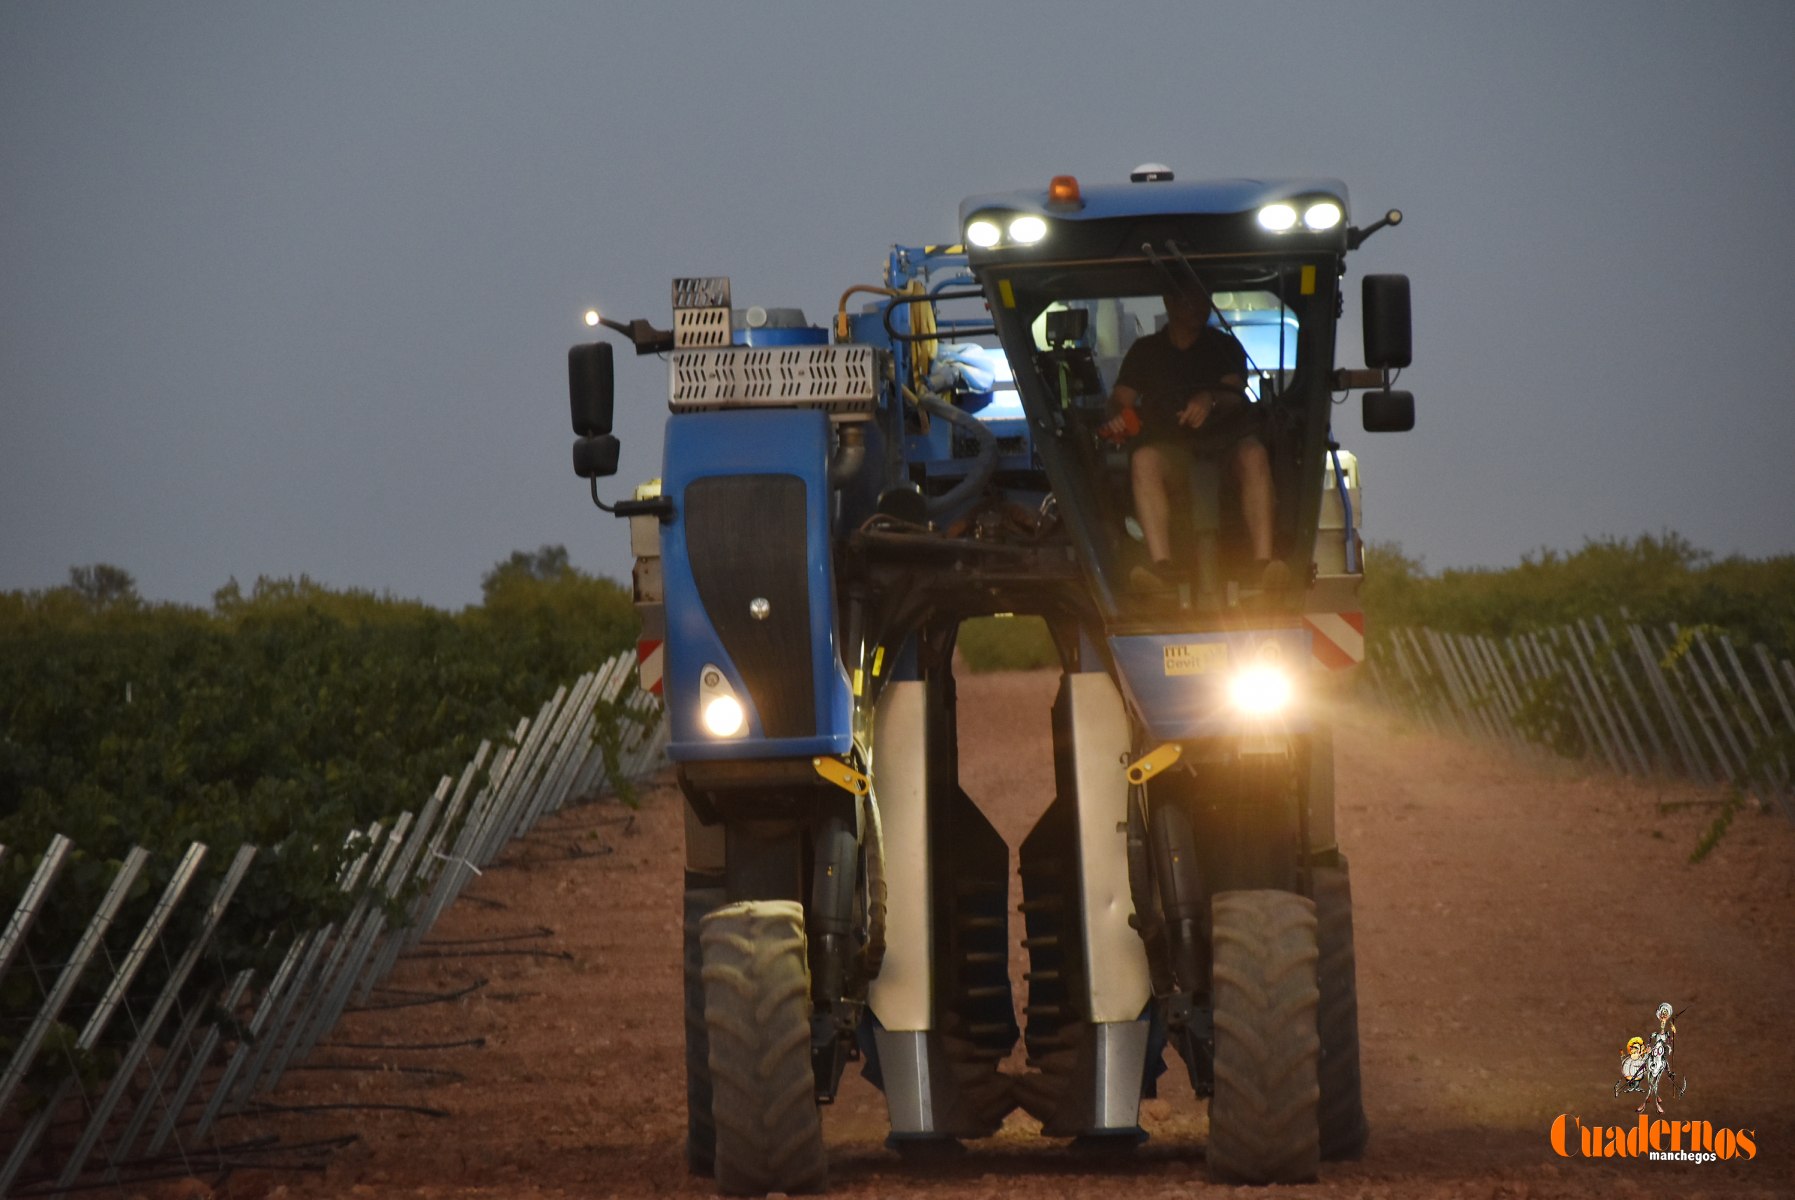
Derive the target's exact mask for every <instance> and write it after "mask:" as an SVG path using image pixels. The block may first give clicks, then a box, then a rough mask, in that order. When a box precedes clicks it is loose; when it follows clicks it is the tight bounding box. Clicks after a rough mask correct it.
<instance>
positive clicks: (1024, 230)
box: [1010, 217, 1047, 246]
mask: <svg viewBox="0 0 1795 1200" xmlns="http://www.w3.org/2000/svg"><path fill="white" fill-rule="evenodd" d="M1046 236H1047V222H1045V221H1043V220H1042V219H1041V218H1040V217H1017V218H1016V219H1015V220H1014V221H1011V222H1010V240H1011V241H1012V242H1016V243H1018V244H1020V245H1023V246H1031V245H1033V244H1034V243H1036V242H1038V241H1040V240H1041V239H1042V238H1044V237H1046Z"/></svg>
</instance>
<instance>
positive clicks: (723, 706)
mask: <svg viewBox="0 0 1795 1200" xmlns="http://www.w3.org/2000/svg"><path fill="white" fill-rule="evenodd" d="M747 719H748V714H747V713H746V712H745V711H743V709H742V702H741V701H740V700H737V699H736V698H735V697H734V696H712V697H711V698H710V699H709V700H707V701H706V702H705V705H704V729H705V732H706V733H709V734H710V735H711V736H712V737H720V738H726V737H734V736H735V735H736V734H738V733H740V732H741V731H742V723H743V722H744V721H746V720H747Z"/></svg>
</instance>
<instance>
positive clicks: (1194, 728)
mask: <svg viewBox="0 0 1795 1200" xmlns="http://www.w3.org/2000/svg"><path fill="white" fill-rule="evenodd" d="M1310 636H1311V635H1310V633H1309V631H1308V630H1306V629H1255V630H1237V631H1230V632H1225V633H1163V634H1142V635H1137V636H1130V637H1112V638H1110V639H1109V646H1110V651H1111V653H1113V654H1114V655H1115V659H1116V668H1117V672H1118V673H1119V674H1120V675H1121V677H1122V687H1123V689H1124V690H1125V691H1126V692H1127V693H1128V697H1129V699H1130V700H1132V701H1133V702H1134V708H1135V711H1136V712H1137V713H1138V714H1139V716H1140V718H1141V720H1142V722H1144V723H1145V724H1146V726H1147V730H1148V732H1149V733H1150V734H1151V735H1152V737H1153V738H1154V740H1156V741H1161V742H1176V741H1185V740H1188V739H1190V738H1202V737H1225V736H1230V735H1236V734H1241V733H1246V732H1251V731H1253V730H1262V729H1265V728H1266V727H1267V725H1268V724H1269V723H1270V722H1268V720H1267V719H1263V718H1262V719H1259V720H1255V721H1249V720H1248V719H1247V718H1245V717H1243V716H1241V715H1239V714H1237V713H1236V712H1235V711H1234V709H1233V708H1232V707H1231V706H1230V704H1229V702H1228V680H1229V677H1230V676H1231V675H1232V674H1233V673H1234V671H1235V670H1236V669H1237V668H1240V667H1242V666H1245V665H1247V664H1249V663H1252V662H1256V661H1259V660H1260V659H1261V658H1262V657H1264V656H1267V655H1273V656H1276V658H1278V659H1279V660H1280V661H1282V662H1283V663H1284V664H1285V666H1286V667H1287V668H1288V669H1289V671H1290V673H1291V676H1292V678H1293V679H1294V681H1295V683H1296V686H1297V687H1298V689H1299V693H1298V695H1297V696H1296V697H1295V698H1294V701H1293V703H1292V705H1291V708H1290V711H1289V712H1288V713H1285V714H1283V715H1282V716H1280V717H1278V718H1276V719H1275V725H1274V726H1273V727H1275V728H1276V729H1278V730H1281V731H1284V732H1289V733H1306V732H1308V731H1309V730H1310V729H1311V728H1312V727H1313V721H1312V719H1311V718H1310V716H1309V713H1308V710H1307V708H1306V707H1305V705H1304V703H1303V697H1302V695H1301V693H1300V689H1301V687H1302V685H1303V682H1304V680H1305V678H1306V677H1307V675H1308V673H1309V661H1310V659H1309V656H1310V653H1311V649H1310V645H1309V639H1310ZM1268 644H1269V645H1270V646H1275V649H1270V650H1268V649H1267V646H1268Z"/></svg>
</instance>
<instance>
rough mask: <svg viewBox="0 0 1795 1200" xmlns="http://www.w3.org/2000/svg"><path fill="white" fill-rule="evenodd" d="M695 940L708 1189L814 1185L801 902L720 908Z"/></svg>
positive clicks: (755, 1191)
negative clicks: (706, 1072)
mask: <svg viewBox="0 0 1795 1200" xmlns="http://www.w3.org/2000/svg"><path fill="white" fill-rule="evenodd" d="M699 941H700V944H701V948H702V951H703V955H704V1024H705V1030H706V1033H707V1034H708V1035H709V1039H710V1076H711V1113H712V1116H713V1117H714V1118H715V1128H716V1134H715V1137H716V1163H715V1167H716V1177H717V1186H718V1188H719V1189H720V1190H722V1191H724V1192H728V1193H731V1194H734V1195H764V1194H765V1193H767V1192H812V1191H819V1190H821V1189H822V1187H823V1186H824V1184H825V1183H826V1182H827V1180H828V1167H829V1164H828V1157H827V1155H826V1154H825V1152H824V1149H823V1123H822V1117H821V1115H820V1114H819V1113H818V1112H817V1105H816V1075H815V1071H814V1070H813V1068H812V1066H811V1061H810V1007H811V1006H810V968H809V966H808V964H807V962H806V959H805V953H804V909H803V907H802V906H801V905H799V904H796V903H794V902H793V901H790V900H747V901H742V902H741V903H738V904H730V905H726V906H725V907H723V908H720V909H718V910H717V911H715V912H713V913H711V914H709V915H708V916H706V917H705V918H704V920H703V922H702V923H701V931H700V934H699Z"/></svg>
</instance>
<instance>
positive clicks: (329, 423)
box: [0, 0, 1795, 607]
mask: <svg viewBox="0 0 1795 1200" xmlns="http://www.w3.org/2000/svg"><path fill="white" fill-rule="evenodd" d="M1791 131H1795V5H1791V4H1789V3H1786V2H1784V0H1771V2H1766V3H1749V4H1748V3H1731V4H1727V3H1714V4H1701V5H1695V4H1668V3H1665V4H1657V3H1627V4H1597V3H1576V4H1568V3H1542V4H1505V3H1484V4H1440V3H1437V2H1430V3H1421V4H1413V5H1409V4H1352V5H1346V4H1327V5H1323V4H1317V3H1300V4H1298V3H1287V4H1279V3H1250V4H1249V3H1242V2H1240V0H1233V2H1230V3H1226V4H1192V3H1177V4H1159V5H1145V4H1140V5H1134V4H1125V3H1105V4H1094V3H1089V2H1085V3H1079V4H1062V3H1046V2H1042V0H1030V2H1028V3H1006V4H996V3H990V4H981V3H950V4H926V3H915V2H908V3H904V4H897V5H878V6H872V5H856V4H849V3H844V2H841V0H836V2H834V3H827V4H796V3H780V4H771V3H769V4H722V3H717V4H679V3H665V2H663V3H655V4H647V3H627V4H625V3H617V4H602V3H581V4H565V5H550V4H530V3H517V2H510V0H508V2H506V3H503V4H500V3H490V4H477V5H476V4H447V3H434V2H433V3H427V4H426V3H407V4H402V3H352V4H323V3H308V2H295V3H285V4H256V5H245V4H237V3H217V4H174V3H148V2H146V3H133V4H124V3H100V4H93V3H85V2H72V0H58V2H55V3H49V2H41V3H20V2H18V0H8V2H7V3H4V4H0V413H3V415H4V424H3V425H0V588H22V587H43V586H49V585H53V584H57V583H60V582H62V581H63V580H64V579H65V578H66V575H67V570H68V568H69V566H70V565H72V564H77V563H90V562H96V561H104V562H110V563H115V564H117V565H119V566H122V567H124V568H126V569H127V570H129V571H131V572H132V573H133V574H134V575H135V576H136V577H137V579H138V581H139V585H140V588H141V590H142V591H143V593H144V594H145V595H146V596H149V597H152V598H156V599H171V600H180V601H188V602H196V603H204V602H206V601H207V600H208V599H209V597H210V595H211V593H212V591H213V590H214V589H215V588H217V587H218V586H219V585H220V584H222V583H224V582H225V580H226V579H228V578H230V577H232V576H235V577H236V578H238V579H240V580H242V581H243V582H244V583H245V584H248V583H249V582H250V581H251V580H253V579H254V578H255V577H256V576H257V575H260V574H270V575H294V574H298V573H301V572H305V573H308V574H310V575H311V576H313V577H314V578H316V579H319V580H321V581H324V582H327V583H330V584H333V585H339V586H350V585H353V586H360V587H369V588H375V589H389V590H391V591H393V592H395V593H398V594H400V595H405V596H416V597H421V598H423V599H425V600H428V601H430V602H432V603H436V604H440V605H444V606H451V607H454V606H459V605H462V604H465V603H468V602H471V601H473V600H476V599H477V598H478V595H479V579H480V574H481V572H482V571H483V570H485V569H486V568H488V567H489V566H490V565H491V564H492V563H493V562H495V561H496V560H498V559H501V558H503V557H505V556H506V555H507V554H508V553H509V552H510V551H511V550H513V549H517V548H533V547H535V546H537V545H540V544H543V543H555V542H559V543H564V544H565V545H566V546H567V547H568V548H569V550H570V551H571V553H572V556H573V559H574V561H575V562H576V563H578V564H580V565H581V566H584V567H587V568H589V569H593V570H597V571H601V572H604V573H607V574H611V575H614V576H619V577H624V578H627V574H628V569H629V551H628V543H627V538H626V535H625V531H624V529H623V528H622V527H621V523H619V522H614V521H612V520H611V519H610V518H608V517H605V516H604V515H603V514H600V513H599V512H597V511H596V510H595V509H594V508H593V507H592V505H591V503H590V501H589V500H588V499H587V497H586V489H585V485H584V484H583V483H582V482H581V481H580V480H579V479H577V478H576V477H575V476H574V474H573V472H572V469H571V466H570V462H569V453H570V451H569V446H570V443H571V436H572V435H571V432H570V430H569V428H568V424H567V415H566V382H565V364H566V359H565V352H566V349H567V347H568V345H570V344H571V343H573V342H575V341H578V340H582V339H583V338H584V336H585V330H584V329H583V327H582V326H581V325H580V323H579V317H580V314H581V313H582V312H583V311H584V310H585V309H586V308H587V307H588V306H590V305H597V306H599V307H601V308H603V309H604V310H605V311H606V312H607V313H608V314H611V315H616V316H618V317H630V316H646V317H648V318H650V319H651V320H654V321H655V322H656V323H658V324H662V325H665V323H666V321H667V319H668V317H669V310H668V283H669V280H670V279H671V277H672V276H674V275H676V274H725V275H729V276H731V277H732V278H733V280H734V288H735V297H736V301H737V303H738V304H748V303H761V304H766V305H769V306H772V305H797V306H801V307H803V308H804V309H805V310H806V312H807V313H808V314H809V315H810V316H811V318H812V319H813V320H817V321H821V320H823V319H824V318H825V317H826V316H827V314H828V312H829V311H830V310H831V309H832V307H833V305H834V302H835V298H836V296H838V295H839V294H840V292H841V291H842V289H843V288H844V287H846V286H847V285H849V284H852V283H870V282H875V281H876V279H877V275H878V272H879V270H880V267H881V264H882V262H883V258H884V254H885V251H886V248H887V247H888V246H889V245H890V244H891V243H893V242H907V243H919V242H933V241H948V240H952V239H954V237H955V229H954V221H955V214H956V211H957V207H958V203H959V201H960V199H961V197H962V196H965V195H969V194H973V193H978V192H988V191H993V190H1005V189H1010V188H1019V187H1031V186H1032V187H1039V186H1044V185H1045V183H1046V181H1047V179H1048V177H1049V176H1051V175H1055V174H1061V173H1071V174H1075V175H1077V176H1078V177H1079V178H1081V179H1083V180H1086V181H1087V182H1097V181H1113V180H1122V179H1125V178H1126V176H1127V172H1128V170H1129V168H1131V167H1133V166H1134V165H1135V164H1137V163H1139V162H1143V161H1147V160H1159V161H1163V162H1165V163H1168V164H1170V165H1171V166H1172V167H1173V168H1174V169H1175V170H1176V171H1177V172H1178V174H1179V176H1180V178H1186V179H1189V178H1198V177H1203V176H1214V177H1224V176H1238V175H1249V176H1259V177H1278V176H1286V175H1290V176H1337V177H1339V178H1341V179H1344V180H1345V181H1346V182H1347V184H1348V186H1349V188H1350V189H1351V197H1352V204H1353V216H1354V218H1355V219H1356V220H1358V221H1359V222H1360V223H1365V222H1367V221H1369V220H1370V219H1372V218H1374V217H1375V216H1376V214H1378V213H1380V212H1382V211H1383V210H1384V209H1385V208H1388V207H1392V206H1394V207H1400V208H1402V209H1403V210H1404V212H1405V213H1406V215H1407V218H1408V219H1407V220H1406V221H1405V223H1404V224H1403V226H1402V227H1401V228H1400V229H1396V230H1389V231H1386V232H1384V233H1380V234H1379V235H1377V236H1376V237H1375V238H1373V239H1372V240H1371V241H1370V242H1369V243H1367V244H1366V246H1365V248H1364V249H1363V250H1362V251H1361V252H1359V253H1358V254H1356V255H1354V256H1353V260H1352V262H1351V269H1352V277H1353V278H1354V279H1356V277H1357V275H1359V274H1362V273H1364V272H1367V271H1402V272H1407V273H1408V274H1409V275H1411V276H1412V277H1413V280H1414V296H1415V307H1416V313H1415V365H1414V367H1413V369H1411V370H1410V371H1409V372H1408V373H1407V374H1406V375H1405V376H1404V386H1408V387H1411V388H1412V389H1413V390H1414V392H1415V394H1416V398H1417V408H1418V412H1419V416H1418V423H1417V427H1416V429H1415V431H1414V432H1413V433H1411V434H1407V435H1380V436H1377V437H1368V436H1366V435H1365V434H1364V433H1362V432H1361V431H1360V429H1359V423H1358V414H1357V404H1358V402H1357V399H1356V396H1355V398H1354V399H1353V400H1352V401H1351V402H1350V403H1349V404H1348V405H1347V406H1346V407H1345V408H1344V409H1343V410H1341V419H1340V420H1339V421H1338V423H1337V429H1338V432H1339V434H1340V436H1341V439H1342V440H1343V441H1344V442H1345V444H1346V445H1347V446H1348V448H1350V449H1352V450H1354V451H1356V452H1358V453H1359V454H1360V455H1361V458H1362V461H1363V466H1364V475H1365V504H1364V509H1365V521H1366V526H1365V528H1366V533H1367V535H1368V536H1369V537H1372V538H1375V539H1390V540H1395V541H1398V542H1400V543H1402V545H1403V546H1404V548H1405V549H1407V550H1408V551H1410V552H1411V553H1417V554H1420V555H1423V556H1424V557H1425V559H1426V561H1427V563H1428V565H1429V566H1430V567H1435V568H1438V567H1445V566H1463V565H1475V564H1487V565H1507V564H1511V563H1513V562H1515V561H1517V560H1518V559H1519V557H1520V556H1521V555H1522V554H1523V553H1524V552H1526V551H1528V550H1530V549H1534V548H1537V547H1542V546H1550V547H1558V548H1567V549H1574V548H1575V547H1577V546H1579V545H1581V544H1582V541H1583V539H1584V538H1586V537H1591V536H1602V535H1620V536H1631V535H1633V534H1636V533H1640V532H1657V531H1659V530H1662V529H1666V528H1670V529H1675V530H1678V531H1680V532H1681V533H1683V534H1684V535H1685V536H1687V537H1689V538H1691V539H1692V540H1694V541H1695V542H1696V543H1698V544H1699V545H1702V546H1704V547H1707V548H1709V549H1711V550H1714V551H1717V552H1720V553H1732V552H1739V553H1744V554H1748V555H1753V556H1761V555H1768V554H1779V553H1789V552H1791V551H1795V520H1792V518H1795V498H1792V493H1795V479H1792V478H1791V477H1792V475H1795V472H1791V470H1790V466H1791V457H1792V453H1795V387H1792V386H1791V379H1792V378H1795V337H1791V335H1790V334H1789V332H1788V326H1789V324H1790V321H1791V319H1792V318H1795V218H1792V216H1791V209H1792V208H1795V152H1792V151H1795V147H1792V145H1791V138H1792V132H1791ZM1349 286H1352V287H1353V288H1354V290H1355V294H1356V284H1351V283H1350V281H1349ZM1356 329H1357V327H1356V323H1353V324H1350V325H1348V326H1347V327H1346V332H1345V333H1344V335H1343V337H1342V349H1341V359H1342V362H1343V363H1346V364H1348V365H1350V363H1351V362H1354V361H1357V355H1358V353H1359V348H1358V338H1357V332H1356ZM619 364H620V365H619V379H618V385H619V388H618V391H619V398H618V405H619V420H618V433H619V435H620V436H621V437H622V439H623V444H624V456H623V473H622V476H621V477H620V479H619V480H618V481H616V482H615V483H613V485H612V490H621V488H622V485H623V484H624V483H625V482H634V481H635V480H638V479H641V478H646V477H649V476H652V475H657V474H659V473H660V450H661V425H662V422H663V419H664V416H665V411H666V410H665V403H666V400H665V397H666V384H665V381H664V372H665V367H664V365H663V364H662V363H660V362H659V361H658V360H656V359H654V358H647V359H641V360H638V359H635V358H634V357H633V356H627V355H626V356H625V357H623V358H620V359H619Z"/></svg>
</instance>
